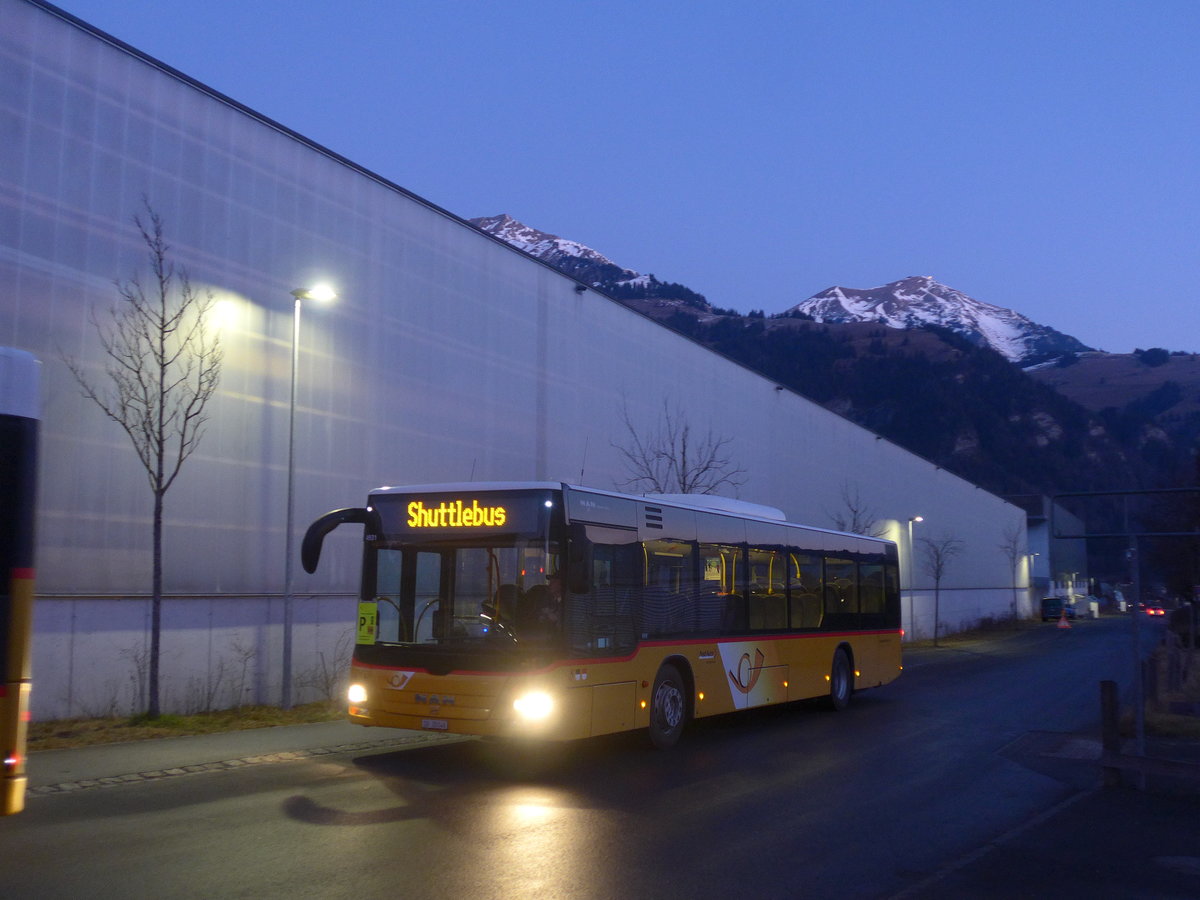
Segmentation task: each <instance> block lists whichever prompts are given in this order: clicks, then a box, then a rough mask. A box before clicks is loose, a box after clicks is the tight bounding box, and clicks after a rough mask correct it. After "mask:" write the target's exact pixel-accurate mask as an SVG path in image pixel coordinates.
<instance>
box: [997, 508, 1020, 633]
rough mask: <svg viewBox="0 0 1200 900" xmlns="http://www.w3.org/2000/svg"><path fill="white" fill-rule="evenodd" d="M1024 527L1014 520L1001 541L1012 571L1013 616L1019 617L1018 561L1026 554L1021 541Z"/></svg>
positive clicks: (1001, 548)
mask: <svg viewBox="0 0 1200 900" xmlns="http://www.w3.org/2000/svg"><path fill="white" fill-rule="evenodd" d="M1022 531H1023V529H1022V528H1021V526H1020V525H1019V524H1018V523H1016V522H1013V523H1011V524H1009V525H1008V526H1006V527H1005V529H1004V534H1003V535H1002V537H1003V540H1001V541H1000V545H999V546H1000V551H1001V552H1002V553H1003V554H1004V555H1005V556H1006V557H1007V558H1008V568H1009V571H1010V572H1011V573H1012V589H1013V598H1012V617H1013V618H1014V619H1015V618H1016V617H1017V563H1018V562H1019V561H1020V560H1021V558H1022V557H1024V555H1025V548H1024V546H1023V545H1022V543H1021V534H1022Z"/></svg>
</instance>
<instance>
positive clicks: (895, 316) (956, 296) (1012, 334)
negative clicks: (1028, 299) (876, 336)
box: [789, 275, 1089, 365]
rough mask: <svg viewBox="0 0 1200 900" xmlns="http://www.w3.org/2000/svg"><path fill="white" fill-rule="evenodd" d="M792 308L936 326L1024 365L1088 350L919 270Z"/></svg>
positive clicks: (840, 317) (818, 315) (820, 316)
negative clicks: (869, 286) (903, 276)
mask: <svg viewBox="0 0 1200 900" xmlns="http://www.w3.org/2000/svg"><path fill="white" fill-rule="evenodd" d="M791 311H796V312H800V313H803V314H804V315H807V316H811V317H812V318H813V319H815V320H816V321H818V322H878V323H880V324H882V325H886V326H888V327H889V328H898V329H905V328H920V327H923V326H929V325H933V326H937V327H940V328H945V329H948V330H950V331H952V332H954V333H956V334H960V335H962V336H963V337H965V338H967V339H968V340H970V341H971V342H972V343H975V344H977V345H984V346H988V347H991V348H992V349H994V350H995V351H996V352H998V353H1000V354H1001V355H1002V356H1004V357H1006V358H1007V359H1009V360H1011V361H1012V362H1014V363H1018V364H1020V365H1032V364H1036V363H1039V362H1042V361H1044V360H1046V359H1050V358H1054V357H1058V356H1061V355H1062V354H1064V353H1078V352H1081V351H1085V350H1088V349H1089V348H1088V347H1086V346H1084V345H1083V344H1082V343H1080V342H1079V341H1078V340H1076V339H1075V338H1073V337H1071V336H1070V335H1066V334H1062V333H1061V332H1058V331H1055V330H1054V329H1053V328H1049V327H1047V326H1045V325H1039V324H1037V323H1036V322H1033V321H1032V320H1030V319H1028V318H1027V317H1025V316H1023V315H1021V314H1020V313H1018V312H1014V311H1013V310H1011V309H1005V308H1004V307H1001V306H996V305H994V304H991V303H985V302H983V301H981V300H976V299H974V298H973V297H968V296H967V295H966V294H964V293H963V292H962V291H957V290H955V289H954V288H951V287H947V286H946V285H944V284H941V283H939V282H937V281H936V280H934V278H933V277H932V276H930V275H914V276H912V277H909V278H905V279H902V280H900V281H894V282H892V283H891V284H885V285H882V286H880V287H876V288H866V289H860V288H846V287H840V286H834V287H831V288H827V289H826V290H824V291H821V292H820V293H819V294H815V295H813V296H812V297H810V298H809V299H807V300H805V301H803V302H801V303H798V304H796V305H795V306H793V307H792V309H791V310H789V312H791Z"/></svg>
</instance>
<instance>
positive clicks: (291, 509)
mask: <svg viewBox="0 0 1200 900" xmlns="http://www.w3.org/2000/svg"><path fill="white" fill-rule="evenodd" d="M292 297H294V298H295V303H294V305H293V307H292V396H291V401H290V402H289V404H288V461H287V522H286V524H285V525H284V528H285V529H286V530H285V533H284V561H283V695H282V697H281V698H280V704H279V705H280V706H282V707H283V708H284V709H291V708H292V550H293V547H294V540H293V534H292V531H293V521H294V518H295V509H296V370H297V368H298V367H299V363H300V303H301V301H303V300H314V301H316V302H318V303H329V302H330V301H332V300H336V299H337V294H335V293H334V292H333V288H331V287H330V286H329V285H327V284H318V285H315V286H314V287H311V288H297V289H296V290H294V291H292Z"/></svg>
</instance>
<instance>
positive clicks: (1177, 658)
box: [1146, 644, 1200, 740]
mask: <svg viewBox="0 0 1200 900" xmlns="http://www.w3.org/2000/svg"><path fill="white" fill-rule="evenodd" d="M1150 662H1151V665H1152V666H1154V667H1155V669H1156V673H1155V681H1156V682H1157V685H1158V696H1157V697H1156V698H1152V699H1151V700H1150V701H1148V702H1147V703H1146V733H1147V734H1153V735H1157V736H1159V737H1169V738H1185V739H1190V740H1200V716H1196V715H1190V714H1187V713H1180V712H1178V711H1176V710H1173V709H1172V708H1171V707H1172V704H1187V705H1191V706H1192V707H1193V708H1196V707H1195V704H1200V650H1192V651H1188V650H1187V649H1185V648H1182V647H1179V646H1174V647H1172V646H1169V645H1167V644H1164V645H1162V646H1159V647H1158V648H1156V649H1155V651H1154V652H1153V653H1152V654H1151V656H1150ZM1172 669H1174V670H1175V675H1174V677H1172Z"/></svg>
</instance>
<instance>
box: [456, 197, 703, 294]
mask: <svg viewBox="0 0 1200 900" xmlns="http://www.w3.org/2000/svg"><path fill="white" fill-rule="evenodd" d="M467 221H468V222H470V223H471V224H472V225H474V226H475V227H476V228H478V229H479V230H480V231H484V232H487V233H488V234H490V235H492V237H496V238H499V239H500V240H502V241H504V242H505V243H507V244H511V245H512V246H514V247H516V248H518V249H520V250H524V251H525V252H526V253H528V254H530V255H531V256H536V257H537V258H538V259H540V260H542V261H543V262H547V263H549V264H550V265H552V266H554V267H555V268H556V269H558V270H559V271H560V272H565V273H566V274H567V275H570V276H571V277H572V278H576V279H578V280H579V281H582V282H583V283H584V284H590V285H591V286H592V287H594V288H599V289H600V290H602V291H604V292H605V293H607V294H610V295H612V296H613V297H616V298H617V299H618V300H622V301H625V302H627V303H628V302H629V301H636V300H652V301H655V303H657V304H658V305H661V306H668V307H674V306H678V305H680V304H683V305H686V306H690V307H693V308H696V309H700V310H703V311H708V310H709V306H708V303H707V301H706V300H705V299H704V297H703V296H702V295H700V294H697V293H696V292H695V291H692V290H689V289H688V288H686V287H684V286H683V285H681V284H674V283H672V282H667V281H659V280H658V279H657V278H656V277H655V276H654V275H642V274H640V273H638V272H635V271H633V270H632V269H626V268H624V267H622V266H619V265H617V264H616V263H615V262H613V261H612V260H611V259H609V258H608V257H607V256H605V255H603V254H602V253H597V252H596V251H595V250H593V249H592V248H591V247H587V246H585V245H583V244H580V243H579V242H578V241H571V240H567V239H566V238H561V237H559V236H558V235H556V234H547V233H546V232H544V231H538V230H537V229H536V228H531V227H530V226H528V225H525V224H523V223H521V222H518V221H517V220H516V219H514V218H513V217H512V216H509V215H504V214H501V215H498V216H484V217H481V218H476V219H468V220H467Z"/></svg>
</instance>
